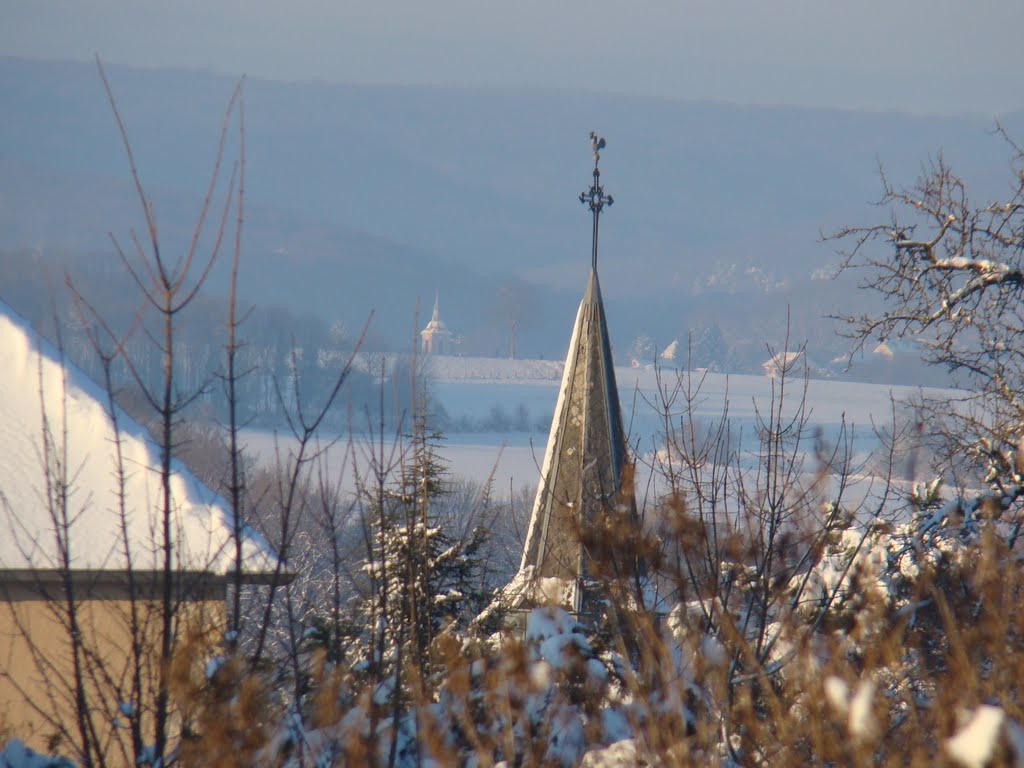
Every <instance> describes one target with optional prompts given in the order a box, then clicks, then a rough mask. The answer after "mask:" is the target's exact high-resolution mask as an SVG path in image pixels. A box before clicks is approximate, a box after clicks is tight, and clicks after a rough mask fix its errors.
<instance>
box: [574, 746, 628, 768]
mask: <svg viewBox="0 0 1024 768" xmlns="http://www.w3.org/2000/svg"><path fill="white" fill-rule="evenodd" d="M637 765H643V763H640V762H639V760H638V759H637V754H636V742H635V741H633V739H623V740H622V741H617V742H615V743H614V744H611V745H610V746H607V747H600V748H598V749H592V750H590V751H589V752H587V753H586V754H585V755H584V756H583V759H582V760H581V761H580V768H627V766H628V768H634V766H637Z"/></svg>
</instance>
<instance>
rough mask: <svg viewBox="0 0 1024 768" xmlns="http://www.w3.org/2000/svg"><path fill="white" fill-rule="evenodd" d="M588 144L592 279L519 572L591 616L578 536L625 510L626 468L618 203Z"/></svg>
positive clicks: (586, 557) (594, 140)
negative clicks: (606, 283)
mask: <svg viewBox="0 0 1024 768" xmlns="http://www.w3.org/2000/svg"><path fill="white" fill-rule="evenodd" d="M590 138H591V145H592V147H593V150H594V182H593V185H592V186H591V188H590V190H589V192H586V193H583V194H581V195H580V202H583V203H589V207H590V211H591V212H592V214H593V221H594V224H593V251H592V257H591V271H590V276H589V278H588V280H587V285H586V288H585V290H584V293H583V300H582V301H581V302H580V307H579V310H578V311H577V313H576V323H575V325H574V327H573V331H572V337H571V339H570V341H569V351H568V354H567V355H566V358H565V369H564V372H563V374H562V385H561V387H560V389H559V393H558V403H557V405H556V406H555V413H554V417H553V419H552V422H551V432H550V435H549V437H548V445H547V450H546V451H545V454H544V464H543V467H542V469H541V478H540V485H539V486H538V488H537V496H536V498H535V500H534V505H533V514H532V515H531V517H530V526H529V529H528V532H527V538H526V546H525V548H524V550H523V559H522V563H521V565H520V572H521V574H526V573H529V574H530V575H531V577H532V579H531V580H532V581H533V582H534V583H535V584H540V583H541V582H539V581H538V580H539V579H551V578H554V579H557V582H556V583H559V584H561V586H562V598H561V600H560V602H562V603H564V607H566V608H568V609H569V610H571V611H573V612H574V613H576V614H579V613H581V612H583V611H585V610H586V607H585V604H586V602H587V601H586V599H585V593H586V591H587V587H586V584H587V581H588V578H590V577H592V576H593V573H592V566H591V564H592V558H591V555H590V553H589V552H588V551H587V548H586V545H585V543H584V541H583V540H582V539H581V535H580V534H581V532H582V531H586V530H587V529H588V527H590V526H593V525H594V523H595V522H596V521H598V520H601V519H603V518H604V517H605V516H607V515H608V514H609V513H610V512H611V511H613V510H614V509H615V508H616V506H617V505H618V504H619V503H620V499H621V494H620V491H621V489H622V481H623V469H624V468H625V465H626V462H627V458H626V440H625V433H624V431H623V428H622V413H621V410H620V406H619V392H618V387H617V386H616V383H615V369H614V367H613V365H612V352H611V343H610V342H609V339H608V326H607V323H606V321H605V313H604V302H603V300H602V298H601V286H600V283H599V281H598V277H597V237H598V220H599V217H600V215H601V211H602V209H603V208H604V206H605V205H606V204H607V205H609V206H610V205H611V204H612V202H613V200H612V197H611V195H605V193H604V189H603V188H602V187H601V183H600V174H601V172H600V170H599V169H598V162H599V160H600V151H601V150H602V149H604V147H605V145H606V142H605V140H604V139H599V138H598V137H597V135H596V134H595V133H593V132H591V134H590ZM630 498H632V497H630ZM545 583H549V582H545ZM548 597H549V598H550V595H548ZM534 599H535V600H536V599H537V596H536V594H535V595H534Z"/></svg>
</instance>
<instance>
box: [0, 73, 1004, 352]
mask: <svg viewBox="0 0 1024 768" xmlns="http://www.w3.org/2000/svg"><path fill="white" fill-rule="evenodd" d="M108 74H109V77H110V81H111V85H112V87H113V90H114V93H115V94H116V97H117V100H118V105H119V107H120V109H121V112H122V115H123V117H124V119H125V122H126V124H127V127H128V131H129V133H130V136H131V139H132V142H133V145H134V149H135V153H136V157H137V160H138V163H139V168H140V172H141V175H142V178H143V181H144V183H145V184H146V185H147V188H148V190H149V192H150V195H151V197H152V198H153V199H154V201H155V204H156V209H157V214H158V217H159V221H160V224H161V231H162V234H163V236H164V237H165V238H166V240H167V247H170V248H174V247H180V246H181V244H182V243H184V242H185V239H186V237H187V233H188V227H189V224H190V222H191V220H192V219H193V218H194V216H195V213H196V211H197V208H198V200H199V197H200V194H201V191H202V190H203V189H204V186H205V181H206V177H207V173H208V170H209V167H210V163H211V161H212V156H213V151H214V147H215V142H216V136H217V132H218V129H219V126H220V122H221V120H222V117H223V110H224V106H225V104H226V102H227V99H228V97H229V95H230V93H231V91H232V89H233V88H234V85H235V81H234V79H233V78H228V77H224V76H219V75H213V74H210V73H205V72H201V71H162V70H133V69H127V68H122V67H110V68H109V70H108ZM0 104H2V105H3V113H4V119H3V120H0V249H5V250H7V251H9V252H15V251H17V252H26V253H32V252H34V253H37V254H40V255H41V257H42V258H43V259H44V260H45V259H46V258H49V257H50V256H53V257H55V258H56V257H59V259H60V260H61V261H66V262H72V263H76V260H77V264H78V268H82V267H83V265H84V266H85V267H86V268H90V269H91V268H93V267H94V265H95V263H96V262H97V260H99V259H102V258H109V257H110V254H111V247H110V243H109V239H108V234H107V233H108V232H115V233H119V234H121V235H125V234H126V233H127V232H128V229H129V227H130V226H132V225H135V226H138V220H139V219H138V213H137V212H138V204H137V202H136V201H134V200H133V198H132V193H131V189H130V186H129V184H128V178H127V164H126V161H125V158H124V155H123V150H122V148H121V146H120V140H119V137H118V135H117V131H116V127H115V124H114V121H113V118H112V116H111V113H110V109H109V107H108V105H107V104H106V100H105V97H104V94H103V89H102V84H101V82H100V79H99V76H98V74H97V72H96V68H95V67H94V66H92V65H88V64H77V63H58V62H28V61H23V60H17V59H0ZM245 106H246V125H247V135H246V141H247V150H246V151H247V167H246V187H247V194H248V200H249V205H250V208H249V214H248V216H247V228H246V232H245V256H246V267H245V268H244V269H243V276H242V289H243V293H244V295H246V296H247V297H248V298H249V300H250V301H253V302H256V303H259V304H261V305H265V304H279V305H282V306H284V307H287V308H290V309H292V310H293V311H297V312H303V313H313V314H316V315H318V316H319V317H320V318H321V319H322V320H323V321H324V322H325V323H326V324H327V325H330V324H332V323H335V322H339V321H340V322H341V323H343V324H344V325H345V326H346V327H354V326H357V325H358V324H359V323H360V322H361V321H362V320H363V319H365V317H366V315H367V314H368V312H369V310H370V309H375V310H376V312H377V314H376V318H375V321H374V333H375V334H376V336H377V338H378V339H379V340H380V343H381V344H383V345H390V346H392V347H399V346H402V345H406V344H407V343H408V341H407V340H408V339H409V338H410V336H411V331H412V325H413V313H414V307H415V303H416V299H417V298H420V299H421V300H422V301H423V302H424V303H426V304H427V306H429V302H431V301H432V299H433V295H434V292H435V290H440V292H441V297H442V313H443V316H444V319H445V320H446V321H447V323H448V325H449V326H450V327H452V328H453V329H455V330H456V331H457V332H459V333H460V334H461V335H462V336H463V337H464V343H465V344H466V347H465V348H466V350H467V351H468V352H470V353H476V354H504V353H506V352H507V350H508V349H509V346H510V339H509V338H508V337H509V334H510V332H511V331H510V328H511V322H510V318H511V317H512V316H513V315H518V316H519V317H520V321H519V323H518V324H517V326H516V333H517V334H518V336H519V338H518V344H517V347H518V350H519V353H520V354H522V355H527V356H539V355H545V356H547V357H551V356H557V355H560V354H561V353H562V351H563V350H564V347H565V343H566V340H567V334H568V329H569V324H570V323H571V317H572V314H573V312H574V310H575V302H576V301H578V294H579V291H580V290H581V289H582V284H583V279H584V276H585V269H586V265H587V260H588V258H589V248H590V243H589V224H588V222H587V221H586V214H585V211H583V210H581V209H580V206H579V204H578V203H577V202H576V197H577V195H578V194H579V192H580V191H581V190H582V189H583V188H585V187H586V186H587V184H588V183H589V162H590V156H589V151H588V147H587V141H586V136H587V132H588V131H589V130H591V129H598V130H600V131H601V132H602V133H603V134H605V135H606V136H608V139H609V147H608V150H607V151H606V153H605V155H604V157H603V159H602V170H603V172H604V175H603V180H604V182H605V184H606V186H607V189H608V191H610V192H611V193H612V194H613V195H614V196H615V199H616V203H615V206H614V207H613V208H612V209H611V210H610V211H609V212H608V217H607V225H606V226H604V227H603V228H602V233H603V234H602V282H603V285H604V286H605V288H604V292H605V299H606V303H607V305H608V309H609V316H610V320H611V323H612V334H613V337H614V339H615V341H616V343H617V348H618V349H622V350H626V349H629V347H630V346H631V345H632V344H633V342H634V340H635V339H636V338H637V337H640V336H649V337H650V338H651V339H652V340H653V343H654V345H655V346H657V347H661V348H663V347H664V346H665V345H667V344H669V343H670V342H671V341H672V340H673V339H678V338H682V339H685V336H686V334H687V333H688V332H690V331H692V330H695V329H696V330H697V331H699V333H700V334H701V336H702V338H710V339H713V340H714V347H713V348H712V349H710V350H709V353H708V354H709V355H710V356H711V359H710V360H705V361H703V362H716V363H717V364H718V365H719V366H720V367H723V368H725V367H733V368H746V369H750V368H751V366H756V365H757V364H758V362H759V360H760V358H763V357H764V354H763V352H764V345H765V344H766V343H768V344H776V345H777V344H779V343H781V341H782V336H783V334H784V321H785V316H786V309H787V306H791V311H792V318H793V319H792V324H793V334H794V336H795V337H796V338H808V339H809V340H810V343H811V349H812V351H813V354H812V355H811V356H812V357H814V358H815V359H816V360H818V361H827V360H829V359H831V357H832V356H834V355H835V354H836V353H837V352H838V351H841V347H842V344H841V342H836V340H835V339H834V338H833V337H832V333H831V329H830V327H829V326H828V324H827V323H823V322H822V321H821V316H822V315H823V314H825V313H827V312H828V311H835V310H836V309H837V308H838V307H839V305H841V304H842V303H843V302H844V301H845V302H847V303H848V304H851V306H850V308H851V309H853V308H854V307H855V305H856V302H858V301H860V300H861V297H860V296H859V295H858V294H856V293H855V292H854V291H853V290H852V286H851V285H850V284H836V283H833V282H830V281H829V280H827V279H826V277H827V274H828V273H829V270H830V267H831V266H832V265H834V262H835V259H834V255H833V249H832V247H831V246H830V245H829V244H824V245H823V244H821V243H820V242H819V238H820V233H821V232H822V231H823V230H825V231H828V230H829V229H831V228H833V227H835V226H837V225H839V224H841V223H852V222H858V221H864V220H865V217H867V216H875V217H876V218H877V216H878V215H879V212H878V211H872V210H871V209H870V208H869V206H868V202H869V201H871V200H873V199H877V197H878V191H879V185H878V178H877V168H878V163H879V162H881V163H883V164H884V165H885V167H886V169H887V171H888V172H889V174H890V175H891V177H892V178H894V179H896V180H904V181H906V182H908V183H909V182H911V181H913V179H914V177H915V176H916V173H917V171H918V169H919V168H920V167H921V165H922V163H924V162H926V161H927V158H928V156H929V155H930V154H934V153H935V152H937V151H938V150H940V149H941V150H942V151H943V152H944V153H945V156H946V158H947V159H948V160H949V161H950V162H951V163H953V164H954V166H955V167H957V168H959V169H961V171H962V172H963V173H964V174H966V175H968V176H969V177H970V178H971V179H972V181H975V182H976V183H977V184H980V188H981V189H983V190H984V189H986V188H989V189H1000V188H1001V183H1002V179H1003V178H1004V177H1003V176H1002V174H1003V173H1004V172H1005V167H1006V162H1005V160H1006V156H1007V151H1006V148H1005V146H1004V145H1003V144H1002V143H1001V141H1000V140H999V139H998V138H993V137H992V136H991V135H990V132H991V128H992V124H993V122H992V120H991V119H989V118H986V117H968V116H961V117H957V116H953V117H936V116H909V115H902V114H892V113H853V112H843V111H835V110H832V111H829V110H809V109H797V108H783V107H778V108H768V107H739V106H730V105H724V104H682V103H676V102H669V101H656V100H651V99H642V98H634V97H627V96H618V95H609V94H599V93H586V92H572V93H569V92H556V91H543V90H513V89H489V90H471V89H456V88H452V89H439V88H404V87H364V86H355V85H332V84H325V83H282V82H268V81H258V80H252V81H249V82H247V84H246V86H245ZM1001 119H1002V122H1003V124H1004V125H1005V126H1006V128H1007V129H1008V130H1009V131H1010V133H1011V134H1015V135H1017V136H1020V135H1021V134H1022V133H1024V119H1022V115H1021V114H1012V115H1004V116H1002V117H1001ZM882 215H884V214H882ZM219 278H220V279H221V280H222V278H223V272H222V273H221V274H220V276H219ZM222 285H223V283H222V282H221V286H222ZM9 298H11V300H12V302H14V303H17V297H9Z"/></svg>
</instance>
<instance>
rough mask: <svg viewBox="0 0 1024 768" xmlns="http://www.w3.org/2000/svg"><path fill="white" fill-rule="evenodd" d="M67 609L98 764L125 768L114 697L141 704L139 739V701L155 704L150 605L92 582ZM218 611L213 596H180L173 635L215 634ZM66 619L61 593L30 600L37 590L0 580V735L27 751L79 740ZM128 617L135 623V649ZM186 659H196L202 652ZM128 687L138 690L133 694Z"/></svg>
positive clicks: (127, 746)
mask: <svg viewBox="0 0 1024 768" xmlns="http://www.w3.org/2000/svg"><path fill="white" fill-rule="evenodd" d="M47 594H53V593H52V592H47ZM221 594H223V592H221ZM133 608H134V610H133ZM75 611H76V616H77V621H78V624H79V627H80V636H81V638H82V642H81V644H80V648H81V652H80V653H79V662H80V663H79V678H80V679H81V680H82V685H81V689H82V691H83V694H84V699H85V701H84V704H85V708H86V711H87V713H88V722H89V725H90V728H91V729H93V732H94V733H95V740H96V741H97V742H98V743H99V744H100V745H101V749H102V752H103V754H104V755H105V757H106V762H107V764H108V765H114V766H117V765H125V766H130V765H134V763H135V761H134V756H133V755H132V746H131V735H130V733H131V732H130V728H129V725H130V723H129V717H128V716H126V714H125V712H124V711H123V708H122V702H132V701H136V700H140V701H142V702H143V707H142V711H141V712H132V713H131V717H136V718H141V726H142V729H143V731H142V732H143V734H144V737H145V734H151V733H152V718H151V715H152V712H151V711H150V710H149V709H148V708H147V707H151V706H152V705H153V703H154V702H155V698H156V696H155V692H156V684H157V680H158V679H159V678H158V673H159V664H160V627H161V615H162V613H161V610H160V602H159V601H157V600H153V599H138V600H136V601H134V602H133V601H131V600H128V599H127V593H126V590H125V588H124V586H123V585H116V584H115V585H106V586H103V585H96V584H93V585H91V586H90V588H89V590H88V592H87V597H86V598H85V599H78V600H76V602H75ZM225 614H226V606H225V604H224V601H223V599H219V597H218V598H211V597H210V596H209V595H206V596H204V598H203V599H197V600H189V601H186V602H181V603H179V604H178V614H177V615H178V617H179V630H178V636H179V637H180V638H182V639H184V638H187V637H190V636H191V637H195V636H196V634H197V633H200V634H206V635H207V636H209V637H210V639H211V641H216V639H218V638H219V636H220V635H219V633H220V632H221V631H222V630H223V627H224V626H225V624H224V621H225ZM69 616H70V611H69V605H68V603H67V601H66V600H58V599H54V600H43V599H40V596H39V589H37V588H36V589H33V588H32V587H30V586H25V585H21V586H17V585H15V586H11V585H4V586H0V742H2V741H6V739H7V738H11V737H14V738H18V739H21V740H22V741H23V742H25V744H26V745H28V746H29V747H31V748H32V749H35V750H37V751H41V752H48V753H52V754H62V755H67V756H70V757H73V756H74V755H75V750H74V746H73V745H75V744H78V743H80V736H79V725H78V718H77V717H76V714H75V713H76V711H77V702H76V695H75V691H76V690H77V688H78V686H76V683H75V681H76V673H75V664H74V654H73V652H72V648H73V645H72V642H71V632H70V621H69ZM133 623H134V625H135V626H136V627H138V630H137V632H136V633H135V635H136V636H137V637H138V638H139V649H140V652H139V653H137V654H136V653H135V652H133V642H132V637H133V632H132V626H133ZM136 661H137V662H138V663H136ZM195 662H196V663H197V664H204V663H205V659H199V658H197V659H196V660H195ZM137 679H138V680H141V685H139V684H137V683H136V680H137ZM136 691H138V692H141V696H139V695H138V693H136V694H135V695H133V692H136ZM148 738H151V737H148ZM69 742H70V743H69Z"/></svg>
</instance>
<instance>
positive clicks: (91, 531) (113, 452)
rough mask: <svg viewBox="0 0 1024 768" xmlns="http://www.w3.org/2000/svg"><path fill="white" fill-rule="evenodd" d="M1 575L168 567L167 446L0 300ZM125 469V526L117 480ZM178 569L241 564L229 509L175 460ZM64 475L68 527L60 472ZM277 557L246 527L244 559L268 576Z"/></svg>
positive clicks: (253, 575)
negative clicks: (62, 518) (62, 516)
mask: <svg viewBox="0 0 1024 768" xmlns="http://www.w3.org/2000/svg"><path fill="white" fill-rule="evenodd" d="M0 360H2V363H0V577H2V576H3V574H5V573H6V574H7V575H8V577H10V576H11V574H12V573H24V572H37V573H38V572H40V571H44V572H45V571H51V570H54V569H60V568H61V567H62V566H61V563H62V558H61V552H62V547H64V546H65V545H66V547H67V551H68V552H70V563H71V565H70V568H71V569H72V570H74V571H88V572H117V571H120V572H124V571H126V570H128V568H129V555H130V558H131V559H130V567H131V569H132V570H133V571H136V572H146V571H149V572H156V571H160V570H162V567H163V556H162V552H161V550H160V546H159V545H160V543H161V541H162V538H161V525H160V513H159V510H160V506H161V501H160V500H161V485H160V477H159V465H160V450H159V448H158V446H157V445H156V443H154V442H153V440H152V438H151V437H150V435H149V434H148V433H147V432H146V430H145V429H144V428H143V427H141V426H140V425H139V424H138V423H136V422H134V421H133V420H131V419H130V418H129V417H128V416H127V415H126V414H125V413H124V412H123V411H121V410H120V409H117V410H116V412H115V413H116V418H117V427H116V428H115V424H114V420H113V419H112V418H111V413H110V411H109V409H108V406H107V402H108V399H107V395H106V393H105V392H104V391H103V390H102V389H101V388H100V387H99V386H98V385H97V384H96V383H95V382H93V381H92V380H91V379H90V378H89V377H88V376H87V375H86V374H85V373H84V372H83V371H81V370H80V369H78V368H76V367H75V366H74V365H72V364H70V363H65V362H63V361H62V356H61V355H60V353H59V352H58V351H57V349H56V348H54V346H53V345H51V344H49V343H48V342H46V341H44V340H41V339H39V338H38V336H37V334H36V333H35V332H34V331H33V330H32V329H31V328H30V326H29V324H28V322H27V321H26V320H25V319H24V318H22V317H20V316H19V315H17V314H16V313H15V312H14V311H13V310H12V309H11V308H10V307H9V306H8V305H7V304H5V303H3V302H2V301H0ZM118 441H120V452H121V457H122V459H121V466H123V469H124V487H123V491H124V492H123V499H124V515H123V518H124V525H123V526H122V515H121V514H120V510H121V499H122V494H121V492H120V491H121V486H120V484H119V482H118V479H117V477H118V472H117V470H118V466H119V465H118V458H117V456H118V452H117V447H118ZM172 471H173V477H172V494H173V527H174V560H175V571H177V572H182V573H186V572H198V573H207V574H213V575H224V574H227V573H229V572H231V571H232V570H233V568H234V553H235V547H234V543H233V541H234V540H233V532H232V531H233V517H232V512H231V510H230V508H229V506H228V505H227V503H226V502H224V500H222V499H221V498H220V497H218V496H217V495H216V494H215V493H213V492H212V491H211V490H210V489H209V488H207V487H206V486H204V485H203V484H202V483H201V482H200V481H199V480H197V479H196V477H195V476H194V475H193V474H192V473H190V472H189V471H188V470H187V469H186V468H185V467H184V465H182V464H181V463H179V462H178V461H176V460H175V461H174V462H173V464H172ZM61 476H63V477H66V478H67V485H68V490H67V502H66V511H67V519H68V524H67V526H66V531H67V535H66V536H62V535H61V534H60V532H61V530H62V526H61V525H60V524H59V517H58V516H57V515H56V513H57V512H58V509H59V508H60V506H61V505H60V503H59V501H55V499H57V498H58V497H59V492H58V491H57V490H55V486H54V481H57V480H59V478H60V477H61ZM276 567H277V559H276V556H275V554H274V553H273V551H272V550H271V549H270V547H269V546H267V544H266V542H265V541H264V540H263V539H262V538H261V537H260V536H259V535H258V534H256V533H255V532H254V531H252V530H250V529H246V532H245V535H244V541H243V569H244V571H245V572H246V574H247V575H248V578H250V579H254V580H265V579H266V577H267V576H268V575H269V574H271V573H273V572H274V570H275V568H276Z"/></svg>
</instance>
